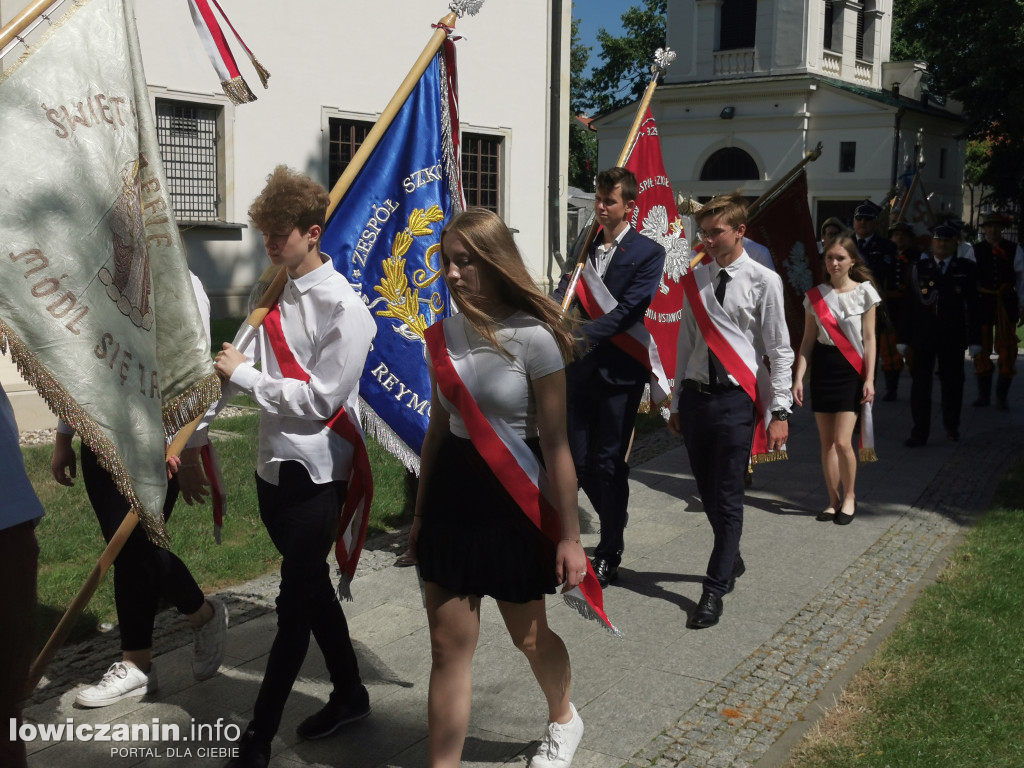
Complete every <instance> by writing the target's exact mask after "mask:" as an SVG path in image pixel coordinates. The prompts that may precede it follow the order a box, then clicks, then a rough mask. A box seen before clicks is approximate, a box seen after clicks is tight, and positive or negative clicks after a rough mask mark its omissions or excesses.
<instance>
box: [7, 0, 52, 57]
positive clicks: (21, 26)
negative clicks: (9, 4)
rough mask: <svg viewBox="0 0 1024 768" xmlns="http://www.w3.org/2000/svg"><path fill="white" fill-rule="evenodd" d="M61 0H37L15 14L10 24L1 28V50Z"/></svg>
mask: <svg viewBox="0 0 1024 768" xmlns="http://www.w3.org/2000/svg"><path fill="white" fill-rule="evenodd" d="M58 2H60V0H35V2H34V3H30V4H29V5H27V6H26V7H25V8H23V9H22V11H21V13H19V14H18V15H17V16H15V17H14V18H13V19H12V20H11V22H10V24H8V25H7V26H6V27H4V28H3V29H2V30H0V50H3V49H4V48H5V47H6V46H7V44H8V43H10V42H11V41H12V40H14V39H15V38H16V37H17V36H18V35H20V34H21V33H22V32H23V31H25V28H26V27H28V26H29V25H30V24H32V22H34V21H35V20H36V19H38V18H39V17H40V16H42V15H43V13H44V12H45V11H46V9H47V8H49V7H50V6H51V5H57V3H58Z"/></svg>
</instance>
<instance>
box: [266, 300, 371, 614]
mask: <svg viewBox="0 0 1024 768" xmlns="http://www.w3.org/2000/svg"><path fill="white" fill-rule="evenodd" d="M263 327H264V329H266V332H267V339H268V340H269V341H270V346H271V348H272V349H273V350H274V356H275V357H276V358H277V364H278V366H279V367H280V368H281V373H283V374H284V375H285V376H287V377H288V378H290V379H298V380H299V381H309V372H308V371H306V370H305V369H304V368H303V367H302V366H301V365H300V364H299V362H298V361H297V360H296V359H295V355H294V354H293V353H292V350H291V347H289V346H288V340H287V339H286V338H285V335H284V329H283V328H282V327H281V309H280V307H279V306H278V305H277V304H276V303H275V304H274V307H273V309H271V310H270V312H269V313H268V314H267V317H266V319H264V321H263ZM324 423H325V424H326V425H327V426H328V427H329V428H330V430H331V432H333V433H334V434H335V435H337V436H338V437H340V438H341V439H342V440H344V441H345V442H347V443H350V444H351V445H352V471H351V473H350V474H349V478H348V492H347V494H346V496H345V503H344V505H343V506H342V510H341V519H340V520H339V521H338V534H337V539H336V540H335V544H334V556H335V558H336V559H337V561H338V568H339V569H340V570H341V580H340V582H339V583H338V595H339V596H340V597H342V598H344V599H346V600H351V599H352V591H351V584H352V579H353V577H354V576H355V573H356V565H357V564H358V562H359V555H360V554H361V553H362V551H363V543H364V542H365V541H366V529H367V526H368V525H369V522H370V504H371V503H372V502H373V473H372V472H371V470H370V457H369V454H367V452H366V439H365V438H364V437H363V430H362V427H360V426H359V422H358V420H357V419H356V418H355V416H354V414H351V413H349V412H348V411H346V410H345V407H344V406H342V407H340V408H339V409H338V411H337V413H335V414H334V415H333V416H332V417H331V418H329V419H328V420H327V421H326V422H324Z"/></svg>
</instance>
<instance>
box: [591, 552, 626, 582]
mask: <svg viewBox="0 0 1024 768" xmlns="http://www.w3.org/2000/svg"><path fill="white" fill-rule="evenodd" d="M590 564H591V565H592V566H593V567H594V575H595V576H597V583H598V584H600V585H601V589H604V588H605V587H607V586H608V585H609V584H610V583H611V582H613V581H615V580H616V579H617V578H619V566H617V565H611V564H609V562H608V561H607V560H605V559H604V558H603V557H595V558H594V559H593V560H591V561H590Z"/></svg>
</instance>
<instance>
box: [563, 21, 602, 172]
mask: <svg viewBox="0 0 1024 768" xmlns="http://www.w3.org/2000/svg"><path fill="white" fill-rule="evenodd" d="M574 6H575V4H574ZM574 10H575V8H574ZM590 51H591V47H590V46H589V45H584V44H583V42H582V41H581V40H580V20H579V19H577V18H574V19H573V20H572V47H571V49H570V51H569V75H570V80H569V83H570V85H569V109H570V110H572V114H573V118H575V117H577V116H581V115H586V114H587V112H588V108H587V103H586V94H585V90H584V85H585V83H586V71H587V63H588V62H589V61H590ZM596 162H597V134H595V133H594V132H593V131H591V130H589V129H588V128H586V127H584V126H583V125H581V124H580V122H579V121H578V120H576V119H573V120H571V121H570V123H569V183H570V184H572V185H573V186H574V187H579V188H580V189H582V190H584V191H586V192H593V191H594V174H595V173H596V169H595V168H594V167H593V166H594V164H595V163H596Z"/></svg>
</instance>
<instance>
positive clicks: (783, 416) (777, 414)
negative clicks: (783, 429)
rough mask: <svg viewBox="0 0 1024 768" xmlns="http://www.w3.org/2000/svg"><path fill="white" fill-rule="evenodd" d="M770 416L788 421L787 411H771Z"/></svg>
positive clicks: (777, 419)
mask: <svg viewBox="0 0 1024 768" xmlns="http://www.w3.org/2000/svg"><path fill="white" fill-rule="evenodd" d="M772 418H773V419H775V420H776V421H789V411H786V410H778V411H772Z"/></svg>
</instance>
